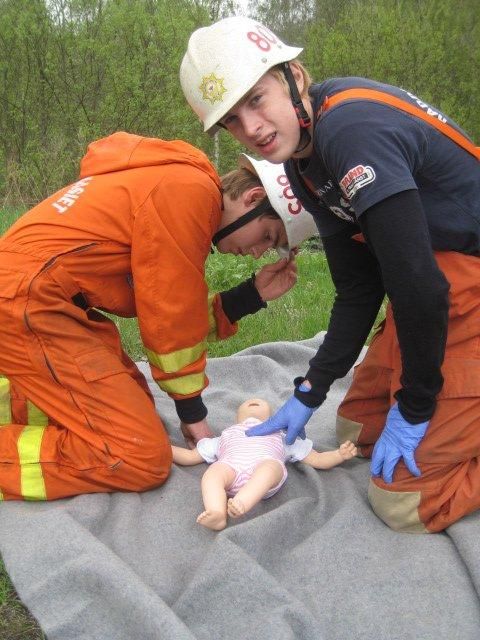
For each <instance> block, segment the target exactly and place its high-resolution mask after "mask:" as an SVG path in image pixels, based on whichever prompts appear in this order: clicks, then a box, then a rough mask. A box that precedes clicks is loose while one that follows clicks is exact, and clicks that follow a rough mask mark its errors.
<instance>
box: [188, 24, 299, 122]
mask: <svg viewBox="0 0 480 640" xmlns="http://www.w3.org/2000/svg"><path fill="white" fill-rule="evenodd" d="M301 52H302V49H299V48H297V47H290V46H288V45H286V44H285V43H283V42H282V41H281V40H280V38H278V37H277V36H276V35H275V34H274V33H272V32H271V31H270V30H269V29H267V27H265V26H263V25H262V24H260V23H259V22H257V21H256V20H252V19H251V18H245V17H243V16H234V17H231V18H225V19H224V20H220V21H219V22H216V23H215V24H212V25H211V26H209V27H203V28H202V29H197V30H196V31H194V32H193V33H192V35H191V36H190V40H189V42H188V48H187V52H186V54H185V56H184V57H183V60H182V64H181V67H180V82H181V85H182V89H183V93H184V94H185V97H186V99H187V101H188V103H189V104H190V106H191V107H192V109H193V110H194V111H195V113H196V114H197V115H198V117H199V118H200V120H201V121H202V122H203V125H204V131H208V132H209V133H215V131H216V130H217V127H216V126H215V125H216V123H217V122H218V121H219V120H220V119H221V118H223V116H225V115H226V114H227V113H228V112H229V111H230V109H231V108H232V107H233V106H235V105H236V104H237V102H238V101H239V100H241V99H242V98H243V96H244V95H245V94H246V93H248V91H250V89H251V88H252V87H253V86H254V85H255V84H256V83H257V82H258V81H259V80H260V78H261V77H262V76H263V75H264V74H265V73H266V72H267V71H268V70H269V69H271V68H272V67H274V66H275V65H277V64H280V63H282V62H289V61H290V60H293V59H294V58H296V57H297V56H298V55H299V54H300V53H301Z"/></svg>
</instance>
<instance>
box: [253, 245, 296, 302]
mask: <svg viewBox="0 0 480 640" xmlns="http://www.w3.org/2000/svg"><path fill="white" fill-rule="evenodd" d="M296 281H297V264H296V262H295V256H294V255H293V253H291V257H290V258H281V259H280V260H278V261H277V262H272V263H271V264H266V265H265V266H263V267H262V268H261V269H260V271H259V272H258V273H257V274H256V275H255V287H256V289H257V291H258V293H259V294H260V297H261V298H262V300H263V301H264V302H268V301H269V300H275V299H276V298H280V296H283V294H284V293H287V291H289V290H290V289H291V288H292V287H293V285H294V284H295V283H296Z"/></svg>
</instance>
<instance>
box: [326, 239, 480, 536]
mask: <svg viewBox="0 0 480 640" xmlns="http://www.w3.org/2000/svg"><path fill="white" fill-rule="evenodd" d="M435 256H436V259H437V262H438V265H439V267H440V269H442V271H443V272H444V274H445V276H446V278H447V279H448V281H449V282H450V286H451V289H450V311H449V325H448V339H447V347H446V352H445V360H444V363H443V367H442V373H443V376H444V380H445V382H444V386H443V389H442V391H441V392H440V394H439V396H438V399H437V407H436V411H435V414H434V415H433V417H432V419H431V421H430V424H429V427H428V430H427V432H426V435H425V437H424V439H423V440H422V442H421V443H420V445H419V446H418V448H417V450H416V453H415V459H416V461H417V464H418V466H419V468H420V470H421V476H420V477H418V478H417V477H415V476H412V475H411V474H410V473H409V471H408V470H407V468H406V467H405V465H404V463H403V462H402V461H401V462H399V463H398V465H397V466H396V469H395V473H394V477H393V482H392V483H391V484H386V483H385V482H384V481H383V480H382V479H381V478H372V480H371V488H372V484H373V485H374V486H373V491H374V493H375V492H376V494H377V495H378V493H385V492H388V494H390V497H391V496H394V495H395V496H397V497H398V496H400V497H401V495H402V494H403V495H404V496H406V495H407V493H409V494H410V495H412V496H413V495H415V494H417V495H418V498H419V500H418V504H417V507H416V512H417V515H418V520H419V523H420V524H421V525H422V526H424V528H425V532H436V531H441V530H442V529H444V528H445V527H447V526H449V525H450V524H452V523H453V522H455V521H457V520H458V519H459V518H461V517H462V516H464V515H466V514H468V513H471V512H472V511H474V510H476V509H478V508H480V259H479V258H478V257H475V256H467V255H463V254H460V253H454V252H444V253H440V252H438V253H436V254H435ZM401 371H402V366H401V356H400V348H399V344H398V339H397V334H396V330H395V324H394V321H393V316H392V311H391V308H390V305H389V306H388V308H387V315H386V320H385V322H384V324H383V326H382V327H381V328H380V330H379V331H378V333H377V334H376V335H375V337H374V339H373V341H372V344H371V346H370V348H369V349H368V351H367V354H366V356H365V359H364V360H363V361H362V362H361V363H360V365H358V366H357V367H356V369H355V373H354V378H353V382H352V385H351V387H350V389H349V391H348V393H347V395H346V397H345V399H344V400H343V402H342V404H341V405H340V407H339V410H338V415H339V422H337V425H339V424H341V423H342V422H343V424H345V423H350V424H354V423H356V424H357V425H358V431H357V433H358V437H357V444H358V446H359V449H360V452H361V454H362V455H363V456H367V457H370V455H371V453H372V449H373V445H374V443H375V442H376V440H377V439H378V437H379V435H380V434H381V432H382V429H383V427H384V424H385V417H386V414H387V412H388V410H389V408H390V406H391V405H392V404H393V403H394V402H395V399H394V397H393V394H394V393H395V391H397V390H398V389H399V388H400V386H401V385H400V375H401ZM378 490H380V492H379V491H378ZM369 496H370V493H369ZM387 497H388V495H387ZM390 503H391V504H392V505H394V503H395V500H393V498H392V499H391V500H390ZM372 505H373V502H372ZM373 506H374V505H373ZM374 509H375V506H374ZM394 509H395V506H394ZM399 509H400V508H399ZM400 510H401V509H400ZM397 515H398V514H396V515H394V516H393V518H394V519H395V518H396V516H397ZM380 517H382V516H380ZM384 519H385V521H387V519H386V518H384ZM387 523H388V522H387ZM398 528H399V529H401V528H402V526H401V525H400V526H399V527H398ZM407 530H408V529H407Z"/></svg>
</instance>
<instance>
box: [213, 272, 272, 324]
mask: <svg viewBox="0 0 480 640" xmlns="http://www.w3.org/2000/svg"><path fill="white" fill-rule="evenodd" d="M220 297H221V299H222V309H223V311H224V313H225V315H226V316H227V318H228V319H229V320H230V322H231V323H232V324H233V323H234V322H238V320H240V319H241V318H243V317H244V316H247V315H249V314H251V313H256V312H257V311H260V309H265V307H266V306H267V303H266V302H264V301H263V300H262V298H261V297H260V294H259V293H258V289H257V288H256V286H255V274H254V273H253V274H252V276H251V277H250V278H248V280H245V281H244V282H242V283H241V284H239V285H238V286H236V287H233V288H232V289H229V290H228V291H222V292H221V293H220Z"/></svg>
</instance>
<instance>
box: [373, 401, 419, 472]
mask: <svg viewBox="0 0 480 640" xmlns="http://www.w3.org/2000/svg"><path fill="white" fill-rule="evenodd" d="M427 427H428V422H420V423H419V424H411V423H410V422H407V421H406V420H405V418H404V417H403V416H402V414H401V413H400V410H399V408H398V404H397V403H395V404H394V405H393V407H391V409H390V411H389V412H388V414H387V421H386V423H385V427H384V428H383V432H382V435H381V436H380V438H379V439H378V440H377V442H376V444H375V447H374V448H373V454H372V463H371V465H370V471H371V474H372V476H379V475H382V477H383V479H384V480H385V482H392V479H393V470H394V469H395V465H396V464H397V462H398V461H399V460H400V458H403V460H404V462H405V464H406V466H407V469H408V470H409V471H410V473H411V474H413V475H414V476H419V475H421V474H420V469H419V468H418V467H417V464H416V462H415V457H414V455H413V454H414V453H415V449H416V448H417V447H418V445H419V444H420V442H421V440H422V438H423V436H424V435H425V432H426V430H427Z"/></svg>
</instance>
